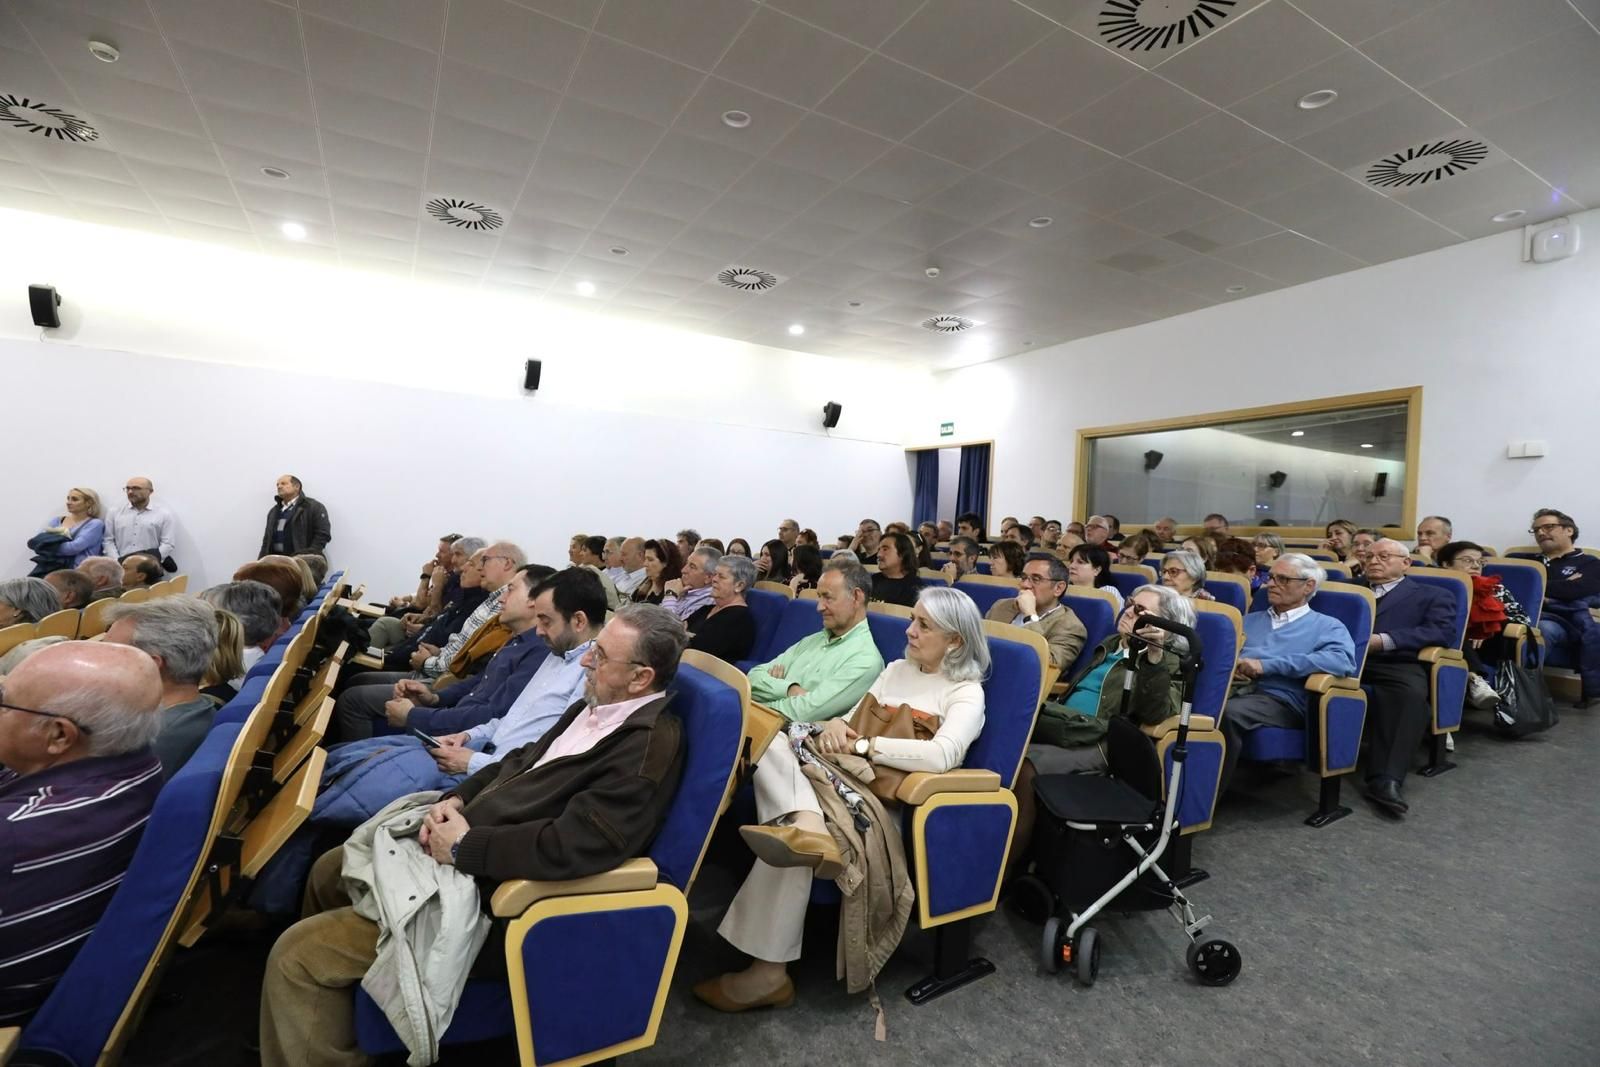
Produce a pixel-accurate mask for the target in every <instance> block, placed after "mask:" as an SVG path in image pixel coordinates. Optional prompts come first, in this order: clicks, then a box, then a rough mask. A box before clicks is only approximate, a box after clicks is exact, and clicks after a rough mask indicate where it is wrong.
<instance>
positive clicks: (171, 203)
mask: <svg viewBox="0 0 1600 1067" xmlns="http://www.w3.org/2000/svg"><path fill="white" fill-rule="evenodd" d="M150 199H151V200H152V201H154V203H155V205H156V207H157V208H158V209H159V210H160V211H161V213H162V214H163V215H165V216H166V217H167V218H169V219H178V220H181V221H183V222H193V223H198V224H200V225H202V226H216V227H220V228H222V229H228V230H241V231H246V232H248V231H249V229H250V220H249V219H248V218H246V217H245V213H244V211H243V210H242V209H241V208H240V207H239V205H238V203H237V201H235V202H234V203H232V204H221V203H217V202H215V201H213V200H210V199H206V200H196V199H193V198H191V197H187V196H175V195H171V194H167V193H158V192H152V193H151V194H150Z"/></svg>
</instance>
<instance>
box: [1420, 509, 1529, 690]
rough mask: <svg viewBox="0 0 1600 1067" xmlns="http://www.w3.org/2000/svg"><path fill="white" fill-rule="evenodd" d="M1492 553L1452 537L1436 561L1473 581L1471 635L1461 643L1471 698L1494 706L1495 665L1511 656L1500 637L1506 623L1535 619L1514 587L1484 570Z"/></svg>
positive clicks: (1436, 553)
mask: <svg viewBox="0 0 1600 1067" xmlns="http://www.w3.org/2000/svg"><path fill="white" fill-rule="evenodd" d="M1487 555H1488V553H1487V552H1486V551H1484V548H1483V546H1482V545H1479V544H1474V543H1473V542H1471V541H1451V542H1449V543H1448V544H1444V545H1441V546H1439V547H1438V548H1436V549H1434V550H1433V561H1434V563H1435V564H1437V565H1438V566H1440V567H1443V568H1444V569H1445V570H1448V571H1460V572H1461V573H1462V574H1465V575H1466V576H1467V577H1468V578H1469V579H1471V581H1472V607H1471V609H1470V610H1469V611H1468V614H1467V639H1466V642H1465V643H1464V644H1463V645H1462V647H1461V654H1462V655H1463V656H1464V657H1466V660H1467V666H1468V667H1469V668H1470V669H1471V671H1472V673H1471V674H1469V675H1468V676H1467V700H1468V701H1469V702H1470V703H1471V704H1472V705H1473V706H1474V707H1479V708H1492V707H1494V706H1495V705H1496V704H1498V703H1499V702H1500V694H1499V693H1497V692H1495V688H1494V686H1492V685H1490V684H1489V681H1488V677H1487V676H1488V675H1489V674H1490V673H1491V672H1492V671H1493V669H1494V667H1495V666H1496V665H1498V664H1500V663H1502V662H1504V661H1505V660H1507V659H1509V658H1511V657H1510V654H1509V650H1508V649H1506V648H1504V647H1503V644H1502V642H1501V641H1500V640H1499V638H1500V632H1501V631H1502V630H1504V629H1505V628H1506V623H1510V622H1514V623H1518V624H1519V625H1522V626H1527V625H1529V624H1530V622H1531V621H1532V620H1530V619H1529V618H1528V613H1527V611H1526V610H1524V609H1523V607H1522V605H1521V604H1519V603H1518V602H1517V598H1516V597H1514V596H1512V595H1511V590H1509V589H1507V588H1506V587H1505V583H1503V582H1502V581H1501V580H1500V578H1499V576H1498V575H1493V574H1484V573H1483V561H1484V559H1485V557H1486V556H1487Z"/></svg>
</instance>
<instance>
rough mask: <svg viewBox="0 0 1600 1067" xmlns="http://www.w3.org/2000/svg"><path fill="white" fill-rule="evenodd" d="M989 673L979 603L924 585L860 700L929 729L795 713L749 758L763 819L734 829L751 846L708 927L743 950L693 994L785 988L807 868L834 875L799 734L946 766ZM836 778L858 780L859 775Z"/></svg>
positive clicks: (739, 1001)
mask: <svg viewBox="0 0 1600 1067" xmlns="http://www.w3.org/2000/svg"><path fill="white" fill-rule="evenodd" d="M988 673H989V645H988V642H987V641H986V640H985V639H984V635H983V618H982V616H981V615H980V614H979V612H978V608H977V605H976V604H974V603H973V602H972V598H971V597H969V596H967V594H965V593H963V592H961V591H960V590H958V589H950V588H947V587H945V586H929V587H927V588H925V589H923V590H922V593H921V594H920V595H919V596H918V597H917V603H916V606H915V607H914V608H913V609H912V617H911V625H910V626H909V627H908V628H907V629H906V655H905V658H904V659H900V660H896V661H895V662H893V663H891V664H889V666H887V667H885V668H884V670H883V673H882V674H880V675H878V680H877V681H875V682H873V683H872V688H871V689H870V690H868V693H867V696H866V697H865V698H863V700H862V703H863V704H867V703H868V702H869V701H875V702H876V703H877V704H878V705H881V706H883V707H886V708H895V707H898V706H899V705H901V704H906V705H909V706H910V707H911V708H912V709H913V710H914V712H915V713H916V714H917V715H918V716H922V717H924V718H925V720H926V722H927V725H928V726H929V728H930V731H931V733H932V737H931V738H929V739H927V740H909V739H899V738H873V739H871V740H868V739H866V738H862V737H859V736H858V735H857V734H856V732H855V731H854V730H852V729H851V728H850V725H849V722H848V721H847V719H848V716H846V717H840V718H837V719H830V720H828V721H827V722H825V723H810V724H805V723H797V724H793V725H791V726H790V727H789V732H788V733H787V734H783V733H780V734H779V735H778V737H777V738H776V739H774V741H773V743H772V744H771V745H770V746H769V747H768V748H767V751H766V752H765V753H764V754H763V755H762V757H761V762H760V763H758V764H757V765H756V773H755V786H756V817H757V818H758V819H760V820H761V822H760V825H757V826H746V827H743V828H741V830H740V833H741V835H742V836H743V837H744V839H745V841H746V842H747V843H749V845H750V846H751V849H752V850H753V851H755V852H756V855H757V857H758V858H757V859H756V863H755V866H754V867H753V868H752V869H751V871H750V875H749V877H747V878H746V879H745V882H744V885H743V886H741V887H740V889H739V893H738V895H737V896H735V897H734V900H733V904H732V905H731V906H730V907H729V908H728V914H727V916H726V917H725V918H724V919H723V920H722V925H721V926H719V927H718V928H717V930H718V933H720V934H722V936H723V937H724V938H726V939H727V940H728V942H729V943H730V944H732V945H733V946H734V947H735V948H737V949H739V950H740V951H741V952H744V953H746V954H747V955H749V956H750V957H752V960H751V963H750V966H749V967H747V968H746V969H745V970H742V971H735V972H732V973H729V974H724V975H722V976H720V977H718V978H712V979H708V980H707V981H704V982H701V983H700V984H699V985H697V986H695V987H694V993H695V996H697V997H699V998H700V999H701V1000H703V1001H705V1002H706V1003H707V1004H709V1005H711V1006H712V1007H714V1008H716V1009H718V1010H719V1011H727V1012H737V1011H745V1010H747V1009H749V1008H759V1007H766V1006H768V1005H774V1006H781V1005H786V1004H788V1003H790V1002H791V1001H793V1000H794V995H795V993H794V983H793V982H792V981H790V979H789V967H788V965H789V961H791V960H795V959H799V958H800V941H801V934H802V932H803V931H804V929H805V917H806V906H807V904H808V903H809V901H810V898H811V880H812V877H813V876H814V875H815V876H820V877H825V878H828V877H834V876H836V875H837V874H838V873H839V870H840V864H841V858H840V854H839V850H838V847H837V846H836V845H835V844H834V841H833V837H832V836H831V835H830V834H829V832H828V827H827V824H826V823H825V822H824V820H823V815H822V806H821V804H820V803H819V801H818V799H817V795H816V792H815V790H814V789H813V786H812V781H813V779H811V778H809V777H807V776H806V775H805V774H804V773H803V772H802V771H801V763H802V761H803V760H805V759H806V758H807V757H808V756H809V752H808V750H807V749H806V747H805V742H807V741H809V743H810V744H811V745H813V746H814V747H815V748H816V749H817V750H818V751H820V752H822V753H824V754H826V755H829V756H837V755H843V754H846V753H851V752H854V753H855V754H856V755H858V756H861V757H863V758H865V759H867V760H869V761H870V762H872V763H873V764H875V765H878V766H882V767H892V768H895V769H897V770H901V771H907V772H915V771H930V772H932V773H935V774H940V773H943V772H945V771H950V770H954V769H955V768H957V767H959V766H961V763H962V761H963V760H964V759H966V755H967V749H968V747H969V746H971V744H972V742H973V741H975V740H976V739H977V737H978V734H979V733H981V732H982V730H983V720H984V696H983V679H984V678H985V677H986V676H987V675H988ZM807 727H809V730H808V729H807ZM786 742H787V743H786ZM844 784H845V785H846V786H852V784H853V788H855V789H857V790H859V791H861V792H865V791H866V790H867V787H866V786H865V785H862V784H860V783H859V782H854V783H852V782H846V783H844ZM889 832H890V833H891V834H898V833H899V830H898V828H891V829H890V831H889Z"/></svg>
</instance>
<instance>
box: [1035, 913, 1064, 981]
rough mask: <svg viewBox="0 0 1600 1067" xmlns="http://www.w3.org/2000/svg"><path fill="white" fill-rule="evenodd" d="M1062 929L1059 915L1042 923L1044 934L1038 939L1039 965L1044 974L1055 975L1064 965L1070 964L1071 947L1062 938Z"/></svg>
mask: <svg viewBox="0 0 1600 1067" xmlns="http://www.w3.org/2000/svg"><path fill="white" fill-rule="evenodd" d="M1062 929H1063V925H1062V922H1061V916H1059V915H1052V916H1050V918H1048V919H1046V920H1045V921H1044V934H1043V935H1042V936H1041V937H1040V939H1039V965H1040V966H1041V967H1043V968H1044V973H1045V974H1056V973H1057V972H1059V971H1060V970H1061V968H1062V966H1063V965H1064V964H1068V963H1071V962H1072V946H1071V945H1070V944H1068V943H1067V942H1066V940H1065V939H1064V938H1062V936H1061V931H1062Z"/></svg>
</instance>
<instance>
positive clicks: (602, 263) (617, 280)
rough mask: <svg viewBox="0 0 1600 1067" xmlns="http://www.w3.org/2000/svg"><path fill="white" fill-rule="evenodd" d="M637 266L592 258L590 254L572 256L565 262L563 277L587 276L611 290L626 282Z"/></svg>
mask: <svg viewBox="0 0 1600 1067" xmlns="http://www.w3.org/2000/svg"><path fill="white" fill-rule="evenodd" d="M638 273H639V268H638V267H637V266H634V265H632V264H630V263H627V262H624V261H620V260H610V259H594V258H593V257H590V256H574V257H572V262H570V263H568V264H567V269H566V271H565V272H564V274H563V276H564V277H569V278H574V279H576V278H588V279H590V280H592V281H594V282H596V283H600V284H604V285H607V286H610V287H611V288H612V289H613V290H615V289H620V288H621V287H622V286H623V285H625V284H627V282H628V281H629V280H631V279H632V278H633V276H634V275H635V274H638Z"/></svg>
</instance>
